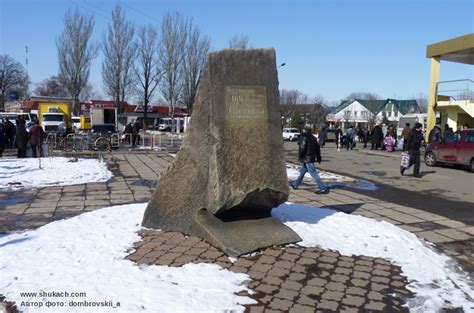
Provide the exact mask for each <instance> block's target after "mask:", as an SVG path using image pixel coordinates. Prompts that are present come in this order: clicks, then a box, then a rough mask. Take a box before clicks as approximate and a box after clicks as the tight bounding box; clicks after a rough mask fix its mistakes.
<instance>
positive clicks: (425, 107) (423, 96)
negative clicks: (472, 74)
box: [412, 92, 468, 113]
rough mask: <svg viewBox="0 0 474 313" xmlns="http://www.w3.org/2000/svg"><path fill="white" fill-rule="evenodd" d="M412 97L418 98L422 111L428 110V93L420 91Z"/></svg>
mask: <svg viewBox="0 0 474 313" xmlns="http://www.w3.org/2000/svg"><path fill="white" fill-rule="evenodd" d="M412 99H414V100H416V102H417V104H418V108H419V109H420V112H421V113H426V112H428V97H427V96H426V94H424V93H422V92H420V93H419V94H418V96H413V97H412ZM464 99H468V98H464Z"/></svg>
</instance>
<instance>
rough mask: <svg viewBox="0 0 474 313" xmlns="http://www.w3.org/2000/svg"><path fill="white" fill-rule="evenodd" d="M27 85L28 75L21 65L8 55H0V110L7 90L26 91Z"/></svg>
mask: <svg viewBox="0 0 474 313" xmlns="http://www.w3.org/2000/svg"><path fill="white" fill-rule="evenodd" d="M27 86H28V76H27V75H26V71H25V68H24V67H23V65H21V63H20V62H18V61H16V60H15V59H13V58H12V57H10V56H8V55H0V111H3V110H4V108H5V96H6V93H7V92H9V91H17V92H19V93H22V92H26V88H27Z"/></svg>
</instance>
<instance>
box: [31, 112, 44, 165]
mask: <svg viewBox="0 0 474 313" xmlns="http://www.w3.org/2000/svg"><path fill="white" fill-rule="evenodd" d="M28 137H29V139H30V145H31V150H32V151H33V157H34V158H36V152H37V151H39V153H40V156H42V151H41V143H42V141H43V138H44V137H45V132H44V130H43V128H41V126H39V121H38V120H36V121H35V125H33V126H32V127H31V129H30V133H29V134H28Z"/></svg>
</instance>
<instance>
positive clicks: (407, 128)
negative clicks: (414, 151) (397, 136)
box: [402, 123, 411, 150]
mask: <svg viewBox="0 0 474 313" xmlns="http://www.w3.org/2000/svg"><path fill="white" fill-rule="evenodd" d="M410 130H411V128H410V123H406V124H405V127H403V130H402V138H403V150H406V149H407V139H408V134H409V133H410Z"/></svg>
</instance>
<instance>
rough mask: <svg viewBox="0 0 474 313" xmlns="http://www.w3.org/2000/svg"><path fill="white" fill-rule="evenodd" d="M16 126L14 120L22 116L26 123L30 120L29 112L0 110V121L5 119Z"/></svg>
mask: <svg viewBox="0 0 474 313" xmlns="http://www.w3.org/2000/svg"><path fill="white" fill-rule="evenodd" d="M7 118H8V120H9V121H10V122H12V123H13V124H14V125H15V126H16V120H17V119H19V118H22V119H24V120H25V121H26V124H29V123H30V122H31V115H30V113H23V112H0V123H1V122H2V121H4V120H5V119H7Z"/></svg>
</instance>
